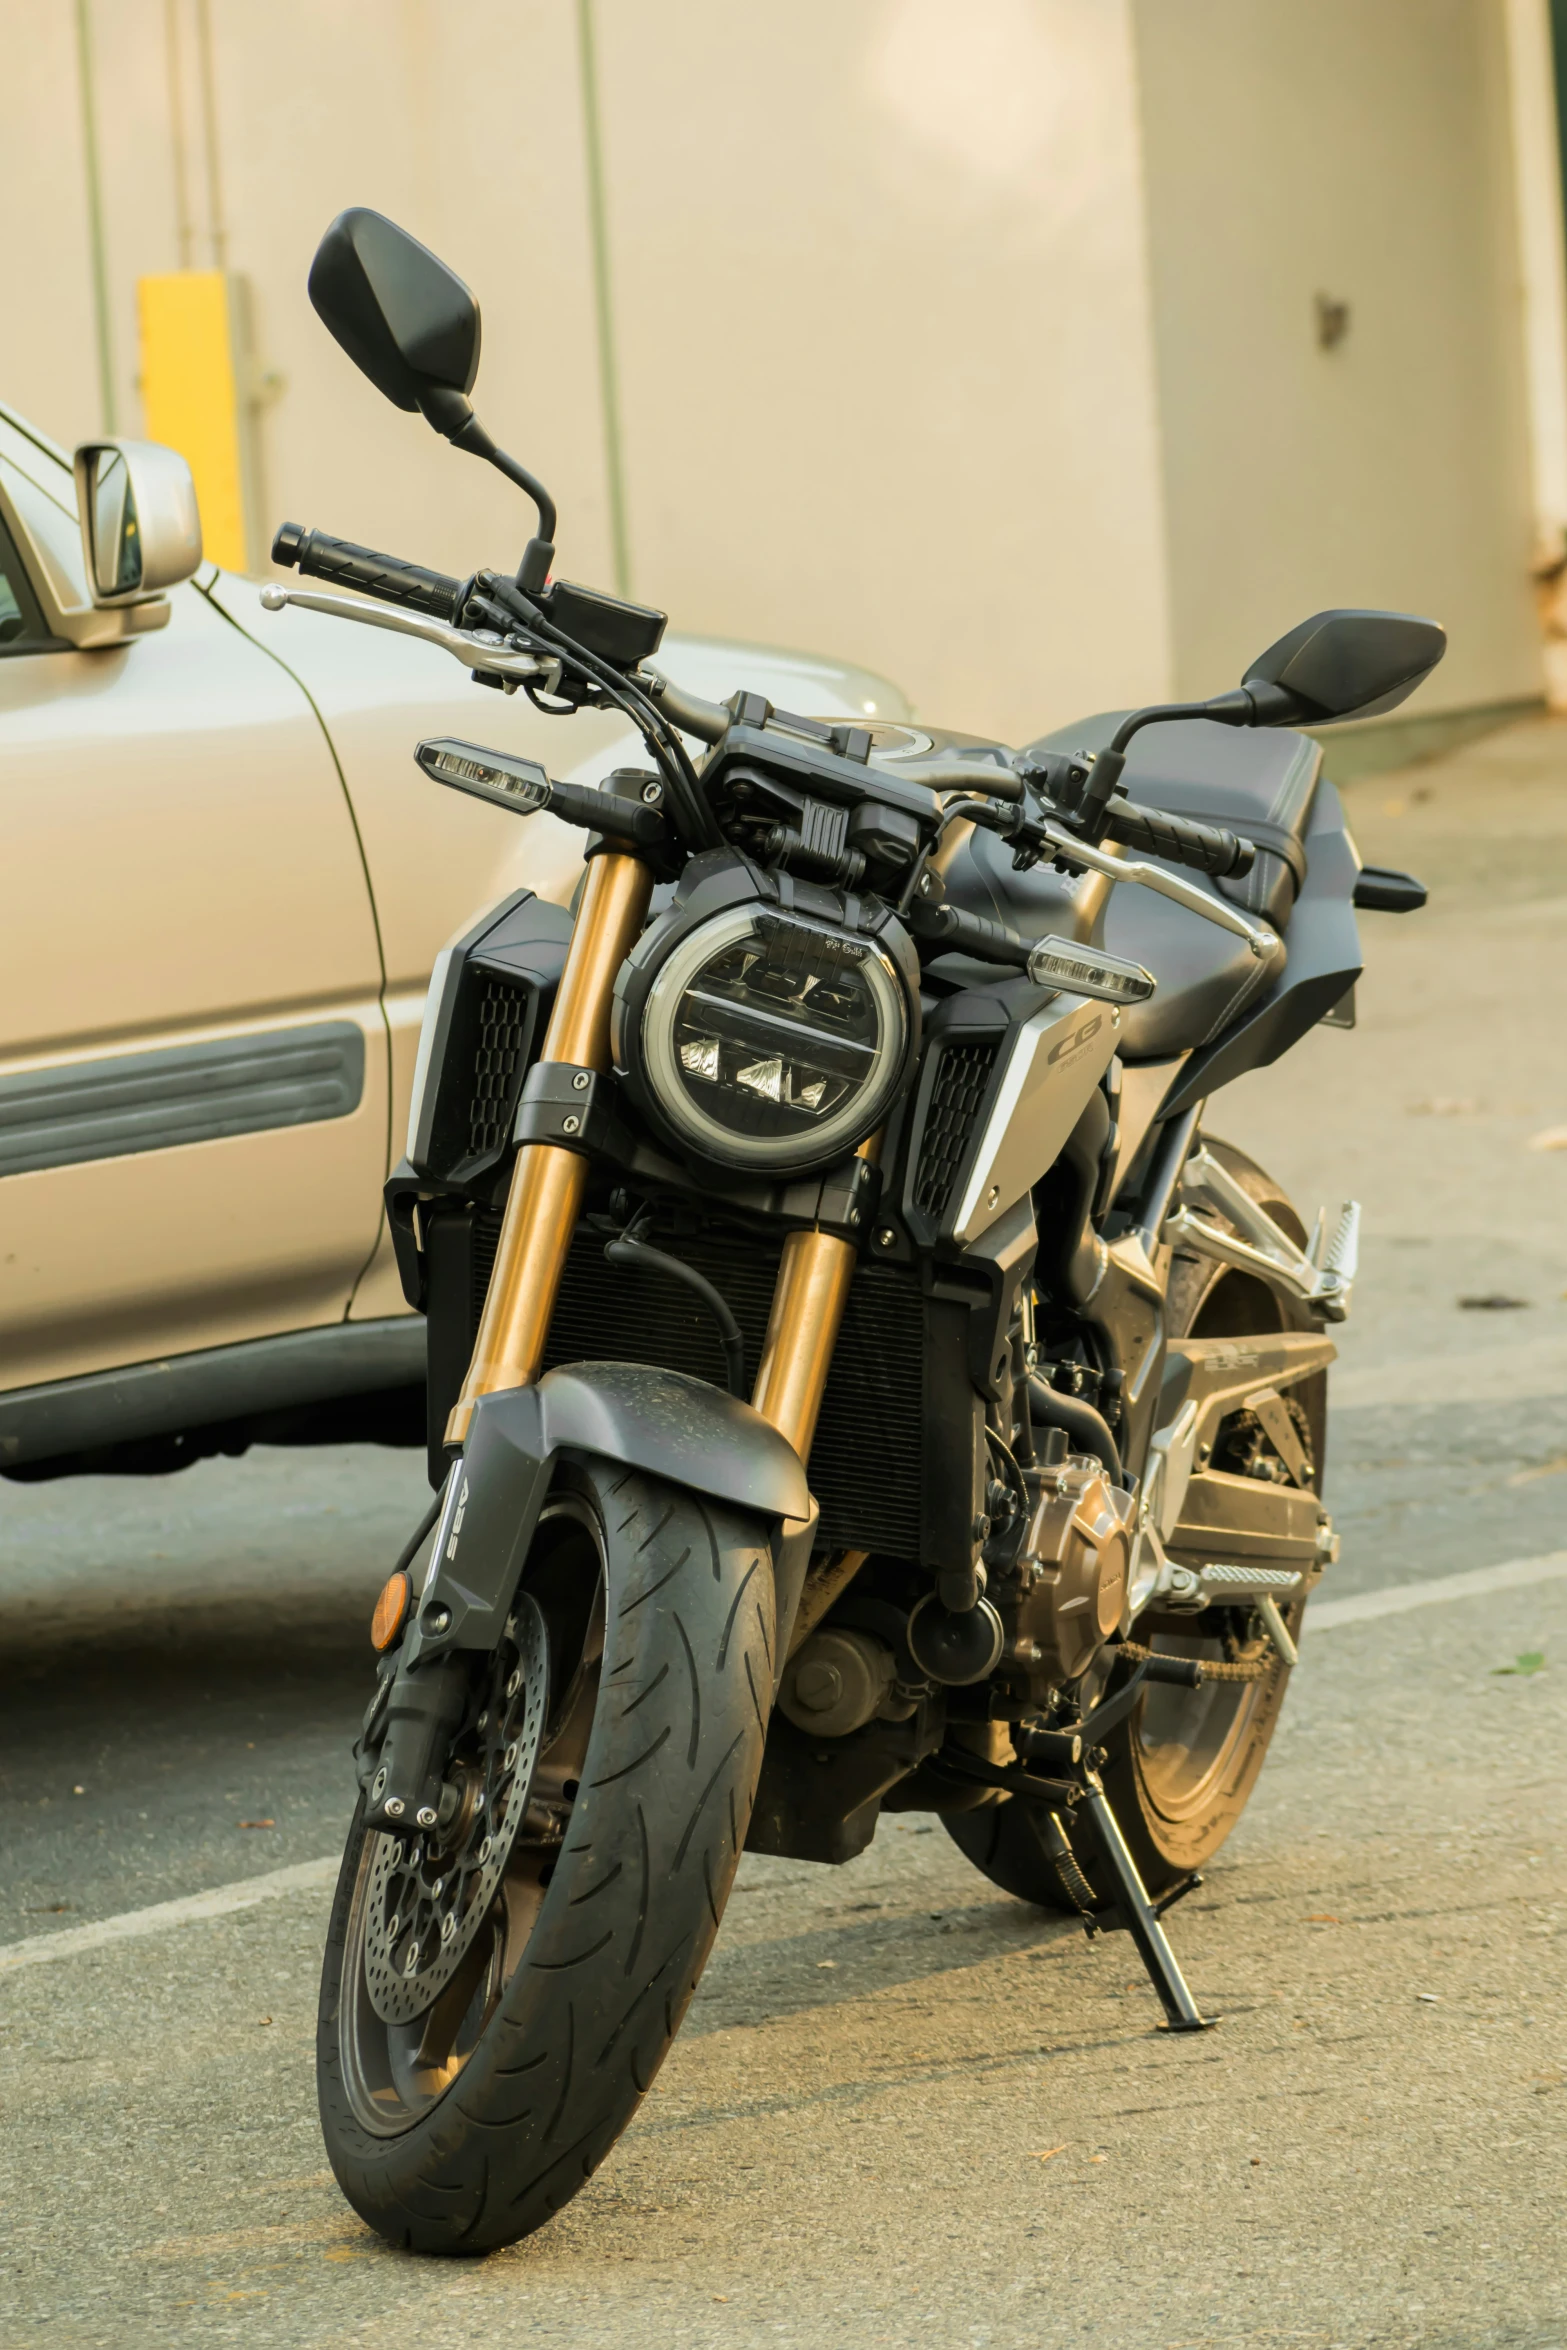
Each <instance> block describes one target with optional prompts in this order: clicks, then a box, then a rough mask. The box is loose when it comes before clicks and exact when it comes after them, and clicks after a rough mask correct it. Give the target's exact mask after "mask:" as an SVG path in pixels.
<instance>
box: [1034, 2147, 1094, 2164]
mask: <svg viewBox="0 0 1567 2350" xmlns="http://www.w3.org/2000/svg"><path fill="white" fill-rule="evenodd" d="M1065 2152H1066V2148H1065V2147H1064V2146H1046V2147H1043V2148H1042V2149H1041V2150H1040V2151H1039V2152H1038V2153H1037V2154H1036V2155H1035V2156H1034V2160H1035V2161H1036V2162H1052V2161H1053V2160H1054V2159H1055V2157H1056V2156H1057V2155H1058V2154H1064V2153H1065ZM1094 2159H1095V2161H1098V2159H1099V2157H1098V2156H1097V2155H1096V2156H1095V2157H1094Z"/></svg>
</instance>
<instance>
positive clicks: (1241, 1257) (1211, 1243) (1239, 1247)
mask: <svg viewBox="0 0 1567 2350" xmlns="http://www.w3.org/2000/svg"><path fill="white" fill-rule="evenodd" d="M1182 1192H1183V1202H1182V1205H1181V1206H1180V1207H1179V1208H1178V1209H1177V1210H1176V1212H1175V1214H1174V1215H1173V1216H1171V1217H1170V1218H1169V1220H1168V1222H1167V1223H1166V1225H1165V1227H1164V1238H1165V1239H1166V1240H1169V1241H1173V1242H1174V1244H1175V1245H1176V1247H1177V1248H1183V1249H1188V1250H1191V1251H1193V1252H1195V1254H1197V1255H1199V1256H1205V1257H1211V1258H1212V1259H1213V1260H1214V1261H1215V1263H1217V1264H1221V1265H1231V1266H1233V1267H1234V1268H1235V1269H1236V1271H1238V1272H1243V1273H1255V1274H1257V1275H1258V1276H1259V1278H1260V1279H1262V1280H1264V1281H1266V1282H1268V1283H1269V1284H1270V1285H1271V1286H1272V1287H1273V1288H1274V1289H1280V1290H1282V1291H1283V1292H1284V1293H1285V1295H1286V1296H1288V1297H1298V1298H1300V1299H1302V1300H1303V1301H1304V1302H1305V1303H1306V1304H1307V1305H1309V1306H1314V1307H1315V1308H1316V1310H1317V1312H1318V1313H1319V1314H1321V1316H1322V1318H1323V1320H1324V1321H1327V1322H1343V1321H1346V1320H1347V1319H1348V1316H1349V1301H1350V1296H1351V1293H1352V1291H1353V1289H1354V1286H1355V1272H1356V1268H1357V1266H1358V1263H1359V1258H1360V1203H1359V1201H1358V1200H1352V1199H1350V1200H1346V1201H1345V1202H1344V1205H1343V1208H1342V1210H1341V1211H1340V1214H1339V1220H1338V1223H1337V1224H1336V1225H1335V1226H1334V1229H1333V1237H1332V1239H1331V1240H1330V1239H1329V1238H1328V1236H1327V1215H1326V1211H1325V1210H1324V1212H1323V1213H1322V1214H1321V1215H1319V1216H1318V1218H1317V1229H1316V1234H1315V1236H1314V1238H1313V1240H1312V1243H1311V1247H1310V1248H1309V1250H1308V1249H1303V1248H1297V1247H1296V1245H1295V1243H1294V1241H1292V1240H1291V1239H1290V1237H1289V1235H1288V1234H1287V1233H1286V1232H1284V1231H1282V1230H1281V1229H1280V1227H1279V1226H1278V1225H1277V1224H1275V1223H1274V1221H1273V1218H1272V1217H1271V1216H1269V1215H1267V1214H1265V1212H1264V1211H1263V1209H1262V1208H1261V1207H1260V1206H1259V1205H1258V1203H1257V1202H1256V1200H1254V1199H1253V1198H1252V1196H1251V1193H1250V1192H1249V1191H1248V1190H1247V1189H1246V1188H1245V1186H1244V1184H1242V1183H1239V1182H1237V1180H1236V1178H1235V1177H1234V1176H1233V1175H1232V1174H1231V1173H1230V1170H1229V1169H1228V1167H1226V1166H1225V1165H1224V1164H1223V1163H1222V1162H1221V1161H1220V1160H1218V1159H1216V1158H1215V1157H1214V1155H1213V1153H1212V1152H1211V1151H1210V1150H1208V1149H1206V1148H1201V1149H1199V1150H1197V1151H1195V1152H1194V1153H1193V1154H1192V1156H1191V1158H1189V1159H1188V1160H1187V1162H1186V1167H1185V1170H1184V1172H1183V1175H1182ZM1192 1200H1195V1201H1198V1202H1200V1203H1204V1204H1206V1205H1207V1206H1208V1207H1210V1208H1216V1209H1217V1210H1218V1212H1219V1214H1220V1215H1221V1216H1223V1217H1225V1218H1226V1219H1227V1220H1228V1222H1229V1223H1230V1224H1231V1225H1232V1226H1233V1227H1234V1229H1233V1231H1229V1232H1226V1231H1225V1230H1224V1229H1223V1228H1222V1227H1221V1226H1220V1225H1217V1224H1214V1223H1211V1222H1210V1221H1209V1219H1208V1218H1207V1217H1206V1216H1202V1215H1199V1214H1198V1213H1197V1210H1196V1208H1195V1207H1193V1206H1191V1205H1188V1204H1187V1202H1188V1201H1192Z"/></svg>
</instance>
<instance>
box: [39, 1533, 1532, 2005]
mask: <svg viewBox="0 0 1567 2350" xmlns="http://www.w3.org/2000/svg"><path fill="white" fill-rule="evenodd" d="M1564 1576H1567V1550H1552V1551H1547V1552H1546V1553H1545V1554H1544V1555H1543V1556H1542V1557H1540V1558H1532V1559H1504V1560H1503V1561H1502V1562H1501V1564H1500V1565H1499V1566H1495V1567H1475V1568H1473V1569H1471V1570H1470V1571H1468V1572H1467V1573H1465V1574H1461V1575H1437V1576H1433V1577H1432V1578H1431V1580H1430V1581H1429V1582H1426V1583H1395V1584H1393V1585H1392V1586H1391V1587H1390V1588H1389V1589H1388V1590H1386V1591H1360V1592H1356V1593H1355V1594H1354V1596H1353V1597H1352V1598H1349V1599H1327V1600H1318V1601H1316V1602H1315V1603H1314V1604H1313V1606H1312V1610H1311V1614H1310V1616H1309V1618H1308V1619H1307V1621H1308V1624H1309V1626H1310V1629H1311V1631H1312V1632H1313V1633H1317V1632H1331V1631H1333V1630H1335V1629H1336V1628H1337V1627H1338V1626H1339V1625H1341V1624H1364V1623H1368V1622H1370V1621H1371V1620H1372V1619H1373V1618H1374V1617H1376V1616H1401V1615H1405V1614H1407V1613H1408V1611H1409V1610H1410V1609H1411V1608H1417V1607H1437V1606H1440V1604H1441V1603H1442V1602H1443V1601H1444V1600H1449V1599H1478V1598H1480V1597H1482V1596H1483V1595H1484V1594H1485V1593H1486V1592H1489V1591H1516V1590H1519V1589H1522V1588H1523V1587H1524V1586H1525V1585H1526V1584H1530V1583H1555V1582H1559V1581H1560V1580H1561V1579H1562V1578H1563V1577H1564ZM340 1865H341V1864H340V1862H339V1859H338V1857H337V1855H336V1854H334V1853H328V1854H326V1855H325V1857H324V1858H323V1859H321V1860H302V1861H299V1862H297V1863H296V1864H295V1866H294V1867H293V1868H291V1869H273V1870H272V1871H271V1873H270V1874H269V1875H267V1876H265V1877H241V1878H240V1880H239V1882H238V1883H237V1884H234V1885H217V1886H214V1888H213V1890H212V1891H211V1892H210V1893H193V1894H191V1895H189V1896H188V1898H187V1899H185V1900H183V1901H159V1902H155V1903H154V1904H153V1906H152V1908H151V1909H128V1910H125V1911H123V1912H122V1913H121V1915H120V1916H119V1917H115V1918H99V1919H98V1920H97V1922H96V1924H94V1925H90V1926H67V1927H66V1929H65V1931H64V1932H63V1933H59V1934H31V1935H29V1936H28V1938H27V1940H26V1941H25V1942H7V1943H3V1944H0V1974H9V1973H10V1972H11V1971H12V1969H13V1968H15V1967H24V1966H39V1965H42V1964H43V1962H44V1961H45V1960H47V1959H53V1958H76V1957H78V1956H79V1955H80V1954H81V1952H83V1951H84V1950H99V1949H101V1948H102V1947H103V1945H104V1944H105V1943H106V1942H122V1941H126V1940H128V1939H129V1938H130V1937H131V1936H132V1935H135V1934H162V1933H165V1932H167V1931H168V1930H169V1928H170V1927H173V1926H190V1925H196V1924H198V1923H199V1922H200V1921H201V1919H203V1918H221V1917H227V1916H228V1915H229V1913H230V1912H231V1911H233V1910H236V1909H253V1908H254V1907H255V1905H256V1904H257V1903H258V1902H261V1901H275V1900H276V1899H277V1898H278V1896H279V1895H280V1894H283V1893H309V1892H314V1891H315V1890H316V1888H317V1887H318V1886H323V1885H330V1884H331V1883H332V1882H333V1880H334V1879H335V1877H336V1875H337V1872H338V1868H339V1866H340Z"/></svg>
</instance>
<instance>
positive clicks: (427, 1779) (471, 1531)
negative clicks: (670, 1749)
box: [360, 1363, 817, 1832]
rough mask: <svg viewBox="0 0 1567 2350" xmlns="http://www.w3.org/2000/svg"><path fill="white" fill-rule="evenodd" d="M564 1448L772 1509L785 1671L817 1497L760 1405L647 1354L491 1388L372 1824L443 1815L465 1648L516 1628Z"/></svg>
mask: <svg viewBox="0 0 1567 2350" xmlns="http://www.w3.org/2000/svg"><path fill="white" fill-rule="evenodd" d="M562 1453H590V1454H593V1455H595V1456H596V1457H597V1458H598V1459H600V1460H611V1461H619V1462H621V1463H622V1464H623V1465H624V1466H625V1467H626V1468H629V1469H641V1470H644V1471H646V1473H647V1474H648V1475H649V1476H654V1477H661V1478H664V1479H665V1480H666V1481H667V1482H668V1483H670V1484H672V1485H684V1486H686V1487H688V1488H689V1489H690V1490H692V1491H693V1492H696V1493H705V1494H708V1495H710V1496H711V1497H712V1499H713V1500H715V1501H723V1502H728V1503H730V1504H731V1505H732V1506H733V1507H735V1508H737V1509H745V1510H750V1511H753V1512H754V1513H755V1514H756V1515H757V1516H759V1517H766V1518H771V1519H772V1520H773V1521H774V1522H775V1524H776V1526H777V1528H778V1532H777V1535H776V1536H775V1540H774V1545H773V1573H774V1588H775V1592H776V1602H777V1625H778V1638H777V1643H776V1648H775V1657H776V1662H777V1670H778V1672H780V1673H781V1672H782V1669H783V1660H784V1658H785V1656H786V1655H787V1653H788V1645H789V1632H790V1628H791V1626H792V1624H793V1621H794V1614H795V1610H796V1608H797V1606H798V1605H799V1598H800V1591H801V1588H802V1586H803V1584H804V1581H805V1570H806V1566H807V1564H808V1563H809V1559H810V1554H811V1543H812V1540H813V1539H814V1536H815V1532H816V1522H817V1509H816V1504H815V1502H814V1501H813V1500H812V1499H811V1493H810V1488H809V1486H808V1484H807V1482H806V1476H805V1470H804V1468H803V1467H802V1465H801V1462H800V1459H799V1456H798V1454H797V1453H796V1452H795V1450H794V1448H793V1446H792V1445H790V1444H788V1443H787V1442H786V1441H785V1439H784V1438H783V1437H782V1436H780V1435H779V1433H778V1431H777V1429H776V1428H774V1427H773V1426H772V1425H771V1423H770V1422H769V1421H767V1420H764V1419H763V1418H762V1415H761V1413H760V1412H757V1411H754V1410H753V1409H752V1407H751V1406H750V1404H748V1403H741V1402H739V1401H738V1400H737V1399H736V1398H735V1397H734V1396H732V1395H727V1394H725V1393H724V1392H723V1391H722V1390H721V1389H720V1388H717V1387H710V1386H708V1385H707V1383H706V1382H705V1381H704V1380H701V1379H692V1378H688V1377H687V1376H686V1375H685V1374H684V1373H682V1372H679V1371H662V1370H655V1369H652V1368H648V1367H645V1366H643V1365H641V1364H634V1363H573V1364H570V1365H568V1366H565V1367H563V1368H561V1369H560V1370H555V1371H548V1372H546V1373H545V1375H544V1377H543V1378H542V1379H541V1380H539V1381H538V1383H537V1385H536V1386H532V1387H512V1388H506V1389H503V1390H501V1391H500V1392H499V1393H497V1394H494V1395H486V1396H481V1398H480V1399H479V1401H478V1403H477V1404H476V1406H475V1407H474V1414H473V1419H472V1422H471V1423H470V1426H469V1430H468V1437H467V1442H466V1444H465V1445H464V1447H463V1451H462V1455H461V1457H460V1458H459V1459H458V1460H457V1461H456V1462H454V1464H453V1466H452V1471H451V1474H450V1477H449V1478H448V1481H447V1487H446V1493H445V1497H444V1500H443V1503H442V1507H441V1515H440V1519H439V1522H438V1523H437V1526H436V1531H435V1544H434V1548H433V1549H432V1551H431V1554H430V1567H429V1570H428V1573H427V1575H426V1578H425V1584H424V1589H423V1591H422V1593H421V1594H420V1598H419V1605H418V1609H417V1611H416V1613H415V1616H414V1619H413V1621H412V1623H411V1624H410V1626H409V1628H408V1631H407V1632H406V1634H405V1635H404V1638H403V1643H402V1647H401V1649H400V1650H399V1652H398V1655H397V1662H396V1665H395V1667H394V1669H393V1672H392V1675H391V1685H390V1688H389V1689H388V1690H387V1693H386V1697H385V1699H384V1701H380V1702H379V1705H378V1709H377V1710H378V1712H379V1719H380V1723H381V1724H382V1725H384V1727H383V1730H382V1738H381V1742H380V1745H379V1753H378V1755H377V1754H376V1753H374V1752H373V1751H372V1746H373V1740H372V1738H371V1737H370V1735H369V1734H368V1733H367V1738H366V1740H365V1741H362V1748H363V1751H362V1752H361V1754H360V1777H361V1783H362V1784H364V1785H365V1790H366V1815H365V1816H366V1820H367V1822H368V1824H369V1825H370V1826H372V1827H377V1828H387V1829H391V1830H393V1831H397V1832H401V1831H403V1830H406V1829H407V1828H409V1827H411V1826H417V1827H420V1828H426V1827H430V1826H433V1825H434V1824H435V1822H436V1820H437V1818H438V1816H439V1798H440V1779H441V1766H442V1761H443V1758H444V1755H445V1752H446V1746H447V1741H448V1739H449V1737H450V1734H451V1732H452V1730H453V1729H454V1728H455V1726H456V1724H457V1722H458V1720H459V1719H460V1717H461V1714H462V1710H463V1704H464V1702H465V1693H466V1690H467V1685H468V1678H469V1674H470V1672H471V1666H470V1665H468V1664H467V1663H465V1662H464V1661H463V1652H467V1654H468V1655H470V1656H471V1655H472V1654H474V1653H476V1652H477V1653H483V1652H485V1651H487V1650H489V1649H492V1648H493V1647H494V1646H495V1644H496V1643H497V1641H498V1640H499V1639H500V1637H501V1635H502V1633H503V1632H504V1631H505V1628H506V1619H507V1616H508V1614H509V1613H510V1610H511V1606H512V1601H513V1597H514V1594H515V1592H516V1589H517V1583H518V1579H519V1577H520V1575H521V1573H522V1569H523V1565H524V1562H525V1561H526V1559H527V1555H528V1547H529V1544H530V1543H531V1542H532V1540H533V1535H534V1530H535V1528H536V1527H537V1525H538V1522H539V1516H540V1513H541V1511H542V1510H543V1507H544V1501H545V1497H546V1495H547V1494H548V1492H549V1488H550V1481H551V1478H552V1476H553V1474H554V1468H555V1463H556V1461H557V1460H558V1459H559V1457H560V1456H561V1454H562ZM377 1762H378V1763H379V1768H377V1767H376V1765H377ZM372 1773H373V1784H372V1783H371V1779H372Z"/></svg>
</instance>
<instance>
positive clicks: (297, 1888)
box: [0, 1853, 341, 1974]
mask: <svg viewBox="0 0 1567 2350" xmlns="http://www.w3.org/2000/svg"><path fill="white" fill-rule="evenodd" d="M340 1866H341V1862H340V1860H339V1858H338V1856H337V1855H336V1854H334V1853H328V1854H327V1855H326V1857H325V1858H324V1859H322V1860H301V1861H296V1862H295V1864H294V1866H293V1867H292V1868H290V1869H272V1870H270V1871H269V1872H268V1874H267V1875H266V1876H264V1877H241V1878H240V1879H239V1881H238V1883H237V1884H234V1885H215V1886H214V1887H213V1889H212V1891H211V1892H210V1893H192V1894H189V1895H187V1896H186V1898H185V1899H184V1900H183V1901H157V1902H154V1904H153V1906H152V1907H151V1909H127V1910H122V1911H121V1913H120V1915H119V1916H118V1917H116V1918H99V1919H98V1920H97V1921H96V1922H95V1923H94V1924H93V1925H90V1926H67V1927H66V1928H65V1931H64V1932H63V1933H59V1934H30V1935H29V1936H28V1938H27V1940H26V1941H25V1942H6V1943H3V1944H0V1974H9V1973H10V1971H11V1969H12V1968H13V1967H19V1966H38V1965H40V1964H41V1963H42V1962H43V1961H44V1960H45V1959H50V1958H75V1957H77V1956H78V1955H79V1954H80V1953H81V1952H82V1951H84V1950H99V1949H101V1948H102V1946H103V1945H104V1943H105V1942H123V1941H126V1940H128V1939H129V1938H130V1937H131V1936H132V1935H135V1934H162V1933H166V1932H167V1931H168V1929H169V1927H171V1926H193V1925H196V1924H198V1923H199V1922H200V1920H201V1919H202V1918H221V1917H227V1916H228V1914H229V1912H230V1911H231V1910H236V1909H253V1908H254V1907H255V1906H256V1904H257V1902H260V1901H275V1900H276V1899H277V1897H278V1895H279V1894H280V1893H307V1892H314V1890H315V1889H316V1887H317V1886H318V1885H330V1884H331V1883H332V1882H333V1881H334V1879H335V1878H336V1876H337V1872H338V1869H339V1867H340Z"/></svg>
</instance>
